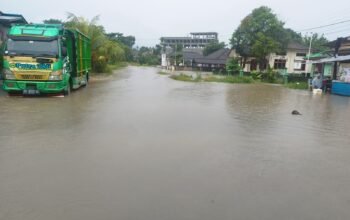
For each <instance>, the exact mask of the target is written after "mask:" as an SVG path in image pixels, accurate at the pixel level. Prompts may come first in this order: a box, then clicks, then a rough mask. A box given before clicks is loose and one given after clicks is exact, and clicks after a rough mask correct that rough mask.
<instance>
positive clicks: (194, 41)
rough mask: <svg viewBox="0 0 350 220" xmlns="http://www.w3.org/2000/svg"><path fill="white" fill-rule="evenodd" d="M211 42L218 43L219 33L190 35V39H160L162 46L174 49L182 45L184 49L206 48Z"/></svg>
mask: <svg viewBox="0 0 350 220" xmlns="http://www.w3.org/2000/svg"><path fill="white" fill-rule="evenodd" d="M211 42H218V33H216V32H195V33H190V36H189V37H162V38H160V44H161V45H162V46H164V47H174V46H176V45H182V46H183V48H204V47H205V46H206V45H208V44H209V43H211Z"/></svg>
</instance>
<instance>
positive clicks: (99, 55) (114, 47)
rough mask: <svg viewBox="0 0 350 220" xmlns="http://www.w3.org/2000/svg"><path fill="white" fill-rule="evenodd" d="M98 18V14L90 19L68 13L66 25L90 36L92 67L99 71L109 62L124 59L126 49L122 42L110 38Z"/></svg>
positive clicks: (104, 69) (114, 62)
mask: <svg viewBox="0 0 350 220" xmlns="http://www.w3.org/2000/svg"><path fill="white" fill-rule="evenodd" d="M98 20H99V17H98V16H95V17H94V18H93V19H91V20H90V21H89V20H87V19H85V18H83V17H77V16H76V15H74V14H72V13H68V21H67V22H66V23H65V26H66V27H68V28H76V29H79V30H80V31H81V32H82V33H84V34H85V35H87V36H89V37H90V40H91V59H92V68H93V69H94V70H95V71H97V72H104V71H106V70H107V65H108V64H116V63H117V62H121V61H124V60H125V51H124V49H123V47H122V45H121V44H120V43H118V42H116V41H111V40H110V39H108V37H107V36H106V33H105V30H104V27H103V26H101V25H98V24H97V23H98Z"/></svg>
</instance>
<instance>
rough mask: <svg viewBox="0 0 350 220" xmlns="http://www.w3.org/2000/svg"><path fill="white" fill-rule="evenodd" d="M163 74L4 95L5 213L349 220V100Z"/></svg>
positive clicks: (159, 219) (31, 217) (128, 74)
mask: <svg viewBox="0 0 350 220" xmlns="http://www.w3.org/2000/svg"><path fill="white" fill-rule="evenodd" d="M156 73H157V69H153V68H142V67H128V68H126V69H124V70H122V71H120V72H119V73H118V74H116V75H115V76H114V77H113V78H112V79H111V80H109V81H98V82H93V83H91V84H90V85H89V86H88V87H87V88H83V89H81V90H79V91H77V92H74V93H73V94H72V95H71V96H69V97H67V98H52V97H50V98H21V97H8V96H6V95H5V94H4V93H1V97H0V219H1V220H21V219H26V220H47V219H50V220H52V219H57V220H61V219H65V220H90V219H91V220H95V219H99V220H112V219H122V220H124V219H130V220H137V219H140V220H141V219H142V220H144V219H145V220H187V219H188V220H197V219H198V220H213V219H215V220H221V219H222V220H232V219H247V220H248V219H249V220H251V219H257V220H258V219H259V220H265V219H266V220H273V219H276V220H281V219H308V220H310V219H311V220H312V219H315V220H320V219H325V220H329V219H342V220H343V219H349V218H350V137H349V133H350V98H346V97H340V96H332V95H325V96H320V95H312V94H310V93H309V92H307V91H296V90H289V89H285V88H282V87H279V86H272V85H260V84H257V85H227V84H217V83H186V82H179V81H174V80H172V79H169V78H167V77H166V76H161V75H158V74H156ZM294 109H297V110H299V111H300V112H301V113H302V114H303V115H302V116H293V115H291V111H292V110H294Z"/></svg>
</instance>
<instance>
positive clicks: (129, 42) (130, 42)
mask: <svg viewBox="0 0 350 220" xmlns="http://www.w3.org/2000/svg"><path fill="white" fill-rule="evenodd" d="M106 35H107V37H108V38H109V39H110V40H113V41H118V42H120V43H121V44H124V45H126V46H127V47H129V48H132V47H133V46H134V44H135V41H136V39H135V37H134V36H124V34H122V33H114V32H112V33H108V34H106Z"/></svg>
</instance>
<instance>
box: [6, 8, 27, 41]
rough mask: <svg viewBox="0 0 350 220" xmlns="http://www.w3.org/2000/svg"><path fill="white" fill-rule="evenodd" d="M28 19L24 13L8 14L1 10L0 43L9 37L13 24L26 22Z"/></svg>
mask: <svg viewBox="0 0 350 220" xmlns="http://www.w3.org/2000/svg"><path fill="white" fill-rule="evenodd" d="M26 23H27V21H26V19H25V18H24V17H23V16H22V15H18V14H7V13H3V12H1V11H0V45H1V44H2V42H4V41H5V40H6V38H7V32H8V29H9V28H10V27H11V25H12V24H26Z"/></svg>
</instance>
